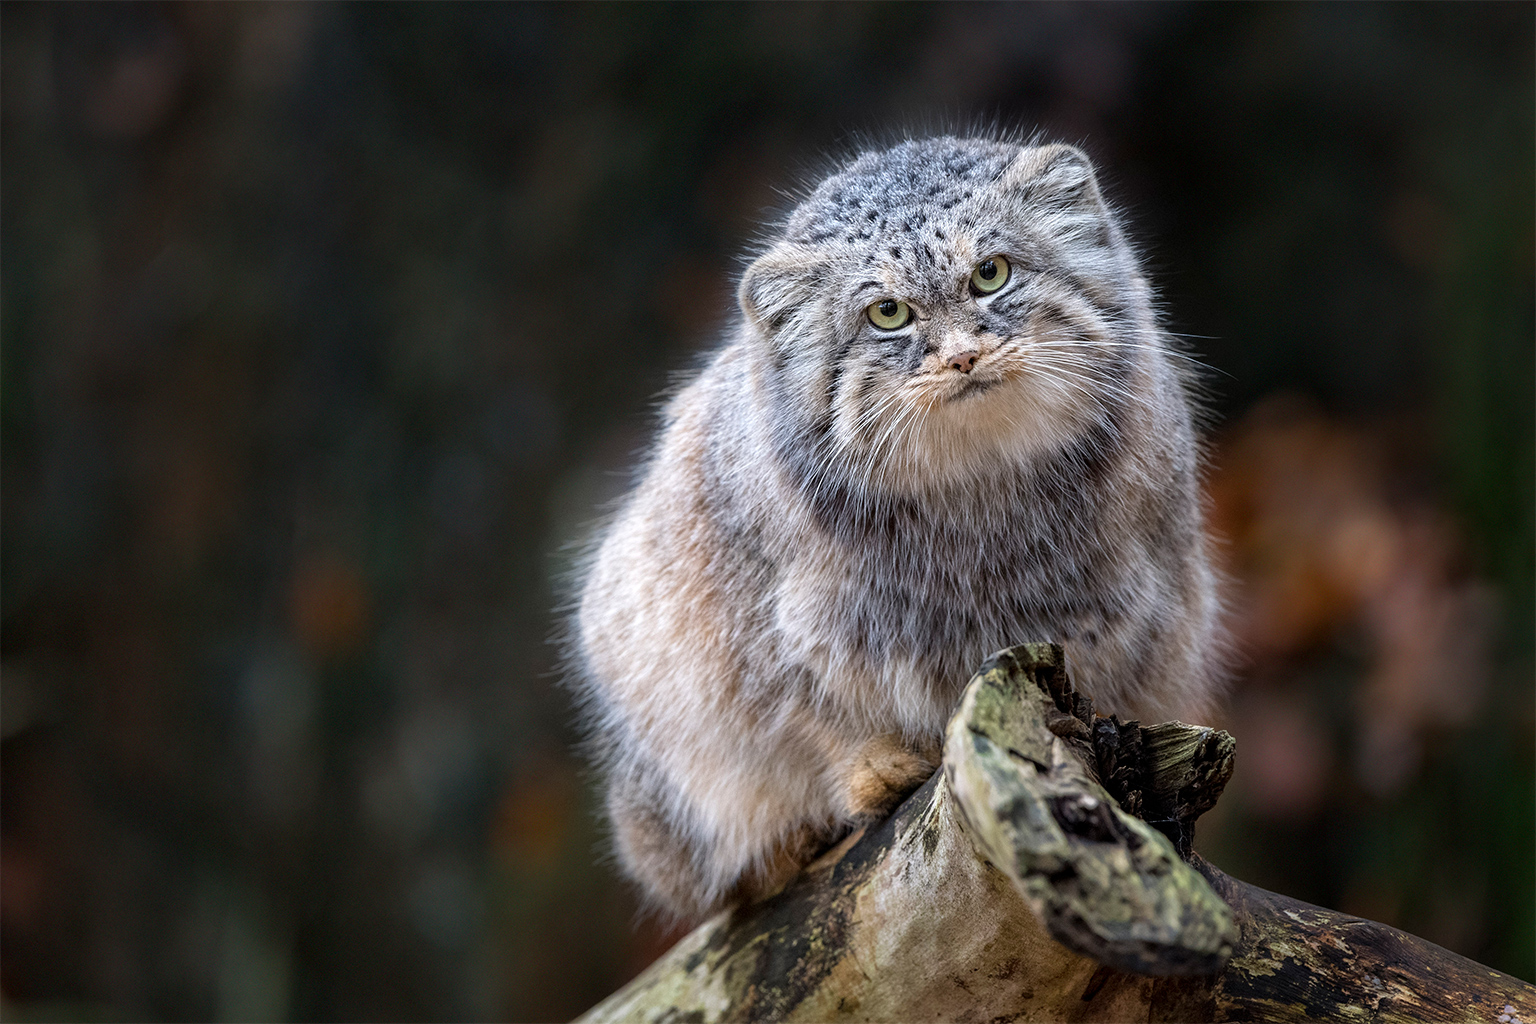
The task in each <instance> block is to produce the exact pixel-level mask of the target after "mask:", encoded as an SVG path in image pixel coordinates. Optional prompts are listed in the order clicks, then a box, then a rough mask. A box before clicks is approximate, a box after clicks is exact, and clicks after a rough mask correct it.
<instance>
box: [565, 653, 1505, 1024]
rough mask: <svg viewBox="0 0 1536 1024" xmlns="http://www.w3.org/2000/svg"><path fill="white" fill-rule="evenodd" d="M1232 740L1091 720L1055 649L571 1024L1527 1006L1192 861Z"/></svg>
mask: <svg viewBox="0 0 1536 1024" xmlns="http://www.w3.org/2000/svg"><path fill="white" fill-rule="evenodd" d="M1233 751H1234V744H1233V741H1232V738H1231V737H1230V736H1227V735H1226V734H1225V733H1222V732H1218V731H1216V730H1211V729H1205V728H1201V727H1197V726H1188V725H1183V724H1180V723H1165V724H1162V725H1156V726H1151V727H1148V728H1141V727H1140V726H1138V725H1137V724H1136V723H1134V722H1132V723H1125V722H1120V721H1119V720H1118V719H1113V718H1110V719H1104V718H1096V717H1095V716H1094V714H1093V709H1092V704H1091V703H1090V702H1089V701H1088V700H1087V698H1085V697H1084V696H1082V695H1081V694H1076V693H1074V692H1073V690H1072V687H1071V684H1070V683H1069V682H1068V680H1067V678H1066V674H1065V671H1064V669H1063V666H1062V659H1061V652H1060V649H1059V648H1056V647H1053V646H1051V645H1048V644H1029V645H1025V646H1023V647H1016V648H1013V649H1011V650H1009V651H1004V652H1002V653H1001V654H999V655H997V656H996V657H995V658H993V659H992V660H990V661H989V662H988V663H987V664H986V665H984V666H982V668H981V670H980V671H979V672H978V674H977V676H976V677H975V678H974V679H973V680H972V681H971V683H970V685H969V686H968V687H967V689H966V691H965V695H964V697H963V699H962V701H961V705H960V709H959V710H958V711H957V712H956V714H955V717H954V718H953V719H952V720H951V722H950V726H949V731H948V735H947V737H946V740H945V746H944V767H943V770H942V771H941V772H940V773H938V774H936V775H935V776H934V777H933V778H931V779H929V781H928V782H927V783H926V784H925V785H924V786H922V787H921V788H920V789H919V790H918V791H917V792H915V793H914V794H913V795H912V796H911V797H910V798H908V799H907V801H906V802H905V803H904V804H903V805H902V806H901V807H900V808H899V809H898V810H897V811H896V813H895V814H893V815H892V816H891V817H890V818H888V819H887V820H886V821H884V822H882V823H880V824H878V825H875V826H872V827H871V828H869V829H867V830H861V831H860V832H857V833H855V834H854V835H852V836H849V837H848V838H847V839H846V840H844V842H842V843H841V844H839V845H838V846H837V847H836V848H834V849H833V850H831V851H828V853H827V854H825V855H824V856H823V857H822V858H821V859H820V860H818V861H817V862H816V863H814V864H812V865H811V866H810V867H809V868H807V869H806V870H805V871H804V872H803V873H802V874H801V875H800V877H798V878H797V879H796V880H795V881H794V882H792V883H791V884H790V885H789V886H788V887H787V888H786V889H785V890H784V891H783V892H781V893H779V894H778V895H776V896H774V897H772V898H770V899H768V900H766V901H764V902H762V903H759V904H757V905H755V906H751V907H743V908H737V909H735V910H731V911H727V912H725V913H723V914H721V915H720V916H718V917H716V918H714V919H713V920H711V921H709V922H706V923H705V924H704V925H702V926H700V927H699V928H698V929H697V930H695V931H694V932H693V933H692V934H690V935H688V936H687V937H686V938H684V939H683V940H682V941H681V942H679V943H678V944H677V946H675V947H674V948H673V949H672V950H671V951H670V952H668V953H667V954H666V955H664V956H663V957H662V958H661V959H660V960H658V961H657V962H656V963H655V964H653V965H652V966H651V967H650V968H649V969H647V970H646V971H645V972H644V973H643V974H641V975H640V976H639V977H638V978H636V979H635V980H634V981H633V982H631V983H630V984H629V985H627V986H626V987H625V988H623V989H621V990H620V991H619V992H617V993H615V994H614V995H612V996H610V997H609V998H608V999H607V1000H605V1001H603V1002H602V1003H600V1004H599V1005H598V1006H596V1007H594V1008H593V1009H592V1010H590V1011H589V1012H588V1013H587V1014H586V1015H585V1016H584V1017H583V1018H582V1020H584V1021H591V1022H599V1021H646V1022H657V1024H660V1022H681V1021H699V1022H704V1021H737V1020H825V1021H831V1020H902V1021H920V1020H946V1021H1036V1020H1103V1021H1123V1020H1150V1021H1222V1020H1251V1021H1302V1020H1319V1019H1321V1020H1370V1021H1382V1022H1387V1021H1421V1020H1487V1021H1497V1022H1500V1024H1511V1022H1513V1021H1520V1022H1523V1024H1536V988H1533V987H1532V986H1531V985H1528V984H1526V983H1525V982H1523V981H1519V980H1517V979H1514V978H1510V977H1508V976H1505V975H1502V974H1500V973H1498V972H1496V971H1491V970H1489V969H1488V968H1486V967H1483V966H1481V965H1479V964H1477V963H1474V962H1473V961H1471V960H1467V959H1466V958H1464V957H1461V956H1458V955H1456V954H1455V953H1452V952H1450V951H1448V950H1445V949H1442V948H1440V947H1439V946H1435V945H1433V944H1432V943H1429V942H1425V941H1424V940H1422V939H1419V938H1416V937H1414V936H1412V935H1408V934H1406V933H1404V932H1401V931H1398V930H1397V929H1394V928H1389V927H1387V926H1385V925H1381V924H1377V923H1375V922H1372V921H1365V920H1361V919H1360V918H1355V917H1349V916H1347V915H1344V914H1338V913H1335V912H1333V911H1329V910H1324V909H1322V908H1319V907H1314V906H1310V905H1308V904H1305V903H1301V902H1300V901H1297V900H1292V899H1289V898H1287V897H1284V896H1278V895H1276V894H1274V893H1269V892H1265V891H1264V890H1262V889H1259V888H1256V887H1254V886H1251V885H1248V884H1247V883H1245V882H1240V881H1237V880H1236V879H1233V878H1229V877H1228V876H1226V875H1224V874H1222V873H1221V872H1220V871H1219V870H1217V869H1216V868H1214V867H1212V866H1211V865H1210V864H1208V863H1206V862H1205V861H1204V860H1202V859H1201V858H1199V857H1198V856H1197V855H1195V854H1193V852H1192V850H1191V846H1190V844H1191V842H1192V839H1193V834H1194V820H1195V818H1197V817H1198V816H1199V815H1200V814H1201V813H1202V812H1203V811H1205V810H1207V809H1209V808H1210V807H1211V806H1213V805H1214V804H1215V802H1216V798H1217V797H1218V796H1219V795H1220V792H1221V789H1222V787H1223V786H1224V785H1225V784H1226V781H1227V779H1228V778H1230V776H1231V773H1232V768H1233Z"/></svg>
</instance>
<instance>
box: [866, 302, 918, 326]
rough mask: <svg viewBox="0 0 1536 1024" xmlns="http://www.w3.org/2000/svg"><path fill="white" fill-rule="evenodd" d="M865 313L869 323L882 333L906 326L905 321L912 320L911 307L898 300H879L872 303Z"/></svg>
mask: <svg viewBox="0 0 1536 1024" xmlns="http://www.w3.org/2000/svg"><path fill="white" fill-rule="evenodd" d="M865 312H867V313H868V314H869V322H870V323H872V324H874V325H875V326H876V327H878V328H880V329H881V330H882V331H894V330H896V329H897V328H899V327H905V326H907V321H908V320H911V319H912V307H911V306H908V305H907V304H906V303H905V302H902V301H901V300H900V299H881V300H880V301H879V302H872V303H870V305H869V309H867V310H866V311H865Z"/></svg>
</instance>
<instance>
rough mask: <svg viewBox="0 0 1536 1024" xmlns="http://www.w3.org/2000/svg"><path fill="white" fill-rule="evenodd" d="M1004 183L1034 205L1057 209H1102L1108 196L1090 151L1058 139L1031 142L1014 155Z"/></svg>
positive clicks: (1004, 177)
mask: <svg viewBox="0 0 1536 1024" xmlns="http://www.w3.org/2000/svg"><path fill="white" fill-rule="evenodd" d="M1002 184H1003V186H1004V187H1005V188H1008V189H1011V190H1012V191H1014V192H1015V193H1016V194H1017V195H1018V196H1019V198H1020V199H1022V200H1023V201H1024V202H1026V203H1028V204H1029V205H1030V206H1034V207H1037V208H1038V207H1044V208H1048V209H1057V210H1101V209H1103V208H1104V198H1103V196H1101V195H1100V194H1099V182H1098V179H1097V178H1095V177H1094V174H1093V164H1091V163H1089V161H1088V157H1087V155H1086V154H1085V153H1084V152H1083V151H1082V150H1080V149H1077V148H1076V147H1073V146H1063V145H1061V144H1060V143H1055V144H1052V145H1049V146H1031V147H1028V148H1026V149H1024V150H1022V151H1021V152H1020V153H1019V155H1018V156H1016V157H1014V160H1013V163H1011V164H1009V165H1008V169H1007V170H1005V171H1004V172H1003V177H1002Z"/></svg>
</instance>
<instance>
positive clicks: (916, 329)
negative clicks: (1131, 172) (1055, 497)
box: [739, 138, 1157, 489]
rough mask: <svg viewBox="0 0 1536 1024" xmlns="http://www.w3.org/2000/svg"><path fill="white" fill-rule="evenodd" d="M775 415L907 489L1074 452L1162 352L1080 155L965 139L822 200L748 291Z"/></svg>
mask: <svg viewBox="0 0 1536 1024" xmlns="http://www.w3.org/2000/svg"><path fill="white" fill-rule="evenodd" d="M739 298H740V302H741V306H742V310H743V311H744V313H745V315H746V317H747V322H748V332H749V338H750V341H751V343H752V344H754V345H757V346H759V347H760V351H761V353H762V354H763V355H764V356H765V357H766V361H765V365H766V366H768V367H769V370H768V372H769V374H770V376H771V378H772V387H773V390H774V393H775V401H776V402H778V403H780V404H781V405H784V406H786V407H789V408H790V418H791V419H792V420H793V421H795V422H797V423H800V424H802V425H803V427H804V429H806V430H807V431H811V432H814V433H816V435H817V443H818V445H819V453H820V455H821V456H822V457H823V458H825V459H831V460H842V461H844V462H845V463H846V464H847V467H845V468H852V469H856V470H857V471H858V472H859V473H861V474H863V475H864V476H866V477H867V478H868V479H869V480H870V481H871V482H879V483H882V484H884V485H887V486H891V487H894V488H896V489H907V488H908V487H918V486H926V485H928V484H931V483H935V482H938V483H942V482H944V481H945V480H946V479H951V478H959V477H965V476H967V475H971V474H974V473H975V472H976V471H977V470H978V469H979V468H981V467H985V466H995V465H996V464H997V459H998V457H999V455H1000V454H1005V453H1016V454H1019V455H1023V456H1027V455H1028V454H1030V453H1031V452H1033V451H1038V450H1044V449H1048V448H1051V447H1055V446H1059V445H1061V444H1064V443H1068V442H1070V441H1071V440H1072V439H1073V438H1075V437H1077V436H1079V435H1080V434H1081V432H1082V431H1083V430H1084V429H1085V428H1086V426H1087V425H1088V424H1089V423H1092V422H1095V421H1097V420H1100V419H1102V418H1103V417H1104V416H1105V415H1107V414H1108V410H1109V408H1110V407H1111V406H1112V405H1115V404H1117V403H1122V402H1123V400H1124V399H1125V397H1126V395H1127V392H1128V389H1129V388H1130V386H1131V385H1130V383H1129V380H1128V374H1129V373H1130V372H1131V368H1132V367H1133V366H1134V365H1135V364H1136V363H1138V362H1140V361H1141V360H1140V359H1138V358H1137V353H1138V351H1140V350H1141V347H1143V346H1149V345H1155V344H1157V336H1156V335H1157V332H1156V329H1155V326H1154V323H1153V318H1152V314H1151V311H1150V303H1149V297H1148V291H1147V287H1146V285H1145V283H1144V281H1143V279H1142V278H1141V276H1140V274H1139V272H1138V271H1137V268H1136V262H1135V259H1134V256H1133V255H1132V253H1131V252H1130V249H1129V247H1128V246H1127V245H1126V243H1125V242H1124V240H1123V238H1122V236H1121V233H1120V230H1119V228H1118V226H1117V225H1116V222H1115V218H1114V216H1113V215H1112V213H1111V212H1110V210H1109V209H1108V207H1107V206H1106V205H1105V203H1104V200H1103V198H1102V197H1101V195H1100V192H1099V187H1098V183H1097V181H1096V180H1095V177H1094V173H1093V169H1092V167H1091V165H1090V164H1089V162H1088V159H1087V157H1085V156H1084V155H1083V154H1082V152H1080V151H1079V150H1077V149H1074V148H1072V147H1069V146H1061V145H1046V146H1019V145H1015V144H1011V143H1006V142H995V141H990V140H968V139H955V138H940V139H927V140H922V141H915V142H908V143H904V144H902V145H900V146H896V147H895V148H893V149H889V150H885V151H883V152H874V153H865V154H864V155H862V156H860V157H859V158H858V159H856V160H854V161H853V162H851V163H850V164H848V165H847V166H846V167H844V168H843V169H842V170H841V171H839V172H838V173H836V174H834V175H833V176H832V177H830V178H828V179H827V180H826V181H824V182H822V183H821V185H819V186H818V187H817V188H816V189H815V190H814V191H813V192H812V193H811V194H810V195H809V196H808V197H807V198H806V199H805V201H804V202H802V203H801V204H800V205H799V206H798V207H797V208H796V209H795V210H794V212H793V213H792V214H791V215H790V217H789V219H788V222H787V223H786V225H785V229H784V232H783V235H782V237H780V238H779V239H778V240H777V241H776V242H774V243H773V245H772V246H771V247H770V248H769V249H768V251H767V252H765V253H764V254H763V255H762V256H760V257H759V258H758V259H757V260H756V261H755V262H754V263H752V265H751V266H750V267H749V268H748V269H747V271H746V274H745V275H744V277H743V279H742V282H741V287H740V291H739Z"/></svg>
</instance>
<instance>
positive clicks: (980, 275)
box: [971, 256, 1008, 295]
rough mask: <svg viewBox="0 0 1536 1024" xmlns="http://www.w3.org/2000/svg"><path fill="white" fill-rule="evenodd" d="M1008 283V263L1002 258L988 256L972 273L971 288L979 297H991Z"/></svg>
mask: <svg viewBox="0 0 1536 1024" xmlns="http://www.w3.org/2000/svg"><path fill="white" fill-rule="evenodd" d="M1007 283H1008V261H1007V260H1005V259H1003V258H1002V257H1001V256H988V257H987V258H986V259H984V260H982V261H981V262H980V263H978V264H976V269H975V270H973V271H971V288H972V289H973V290H975V292H976V294H977V295H991V294H992V293H993V292H995V291H997V290H998V289H999V288H1001V287H1002V286H1003V285H1005V284H1007Z"/></svg>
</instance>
